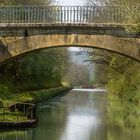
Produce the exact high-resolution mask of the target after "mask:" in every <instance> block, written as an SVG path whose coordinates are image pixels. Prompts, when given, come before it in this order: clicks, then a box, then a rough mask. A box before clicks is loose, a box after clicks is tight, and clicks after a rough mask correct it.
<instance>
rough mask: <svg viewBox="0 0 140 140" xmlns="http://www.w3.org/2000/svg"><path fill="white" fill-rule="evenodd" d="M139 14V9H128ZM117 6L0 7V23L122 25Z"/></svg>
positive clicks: (122, 13)
mask: <svg viewBox="0 0 140 140" xmlns="http://www.w3.org/2000/svg"><path fill="white" fill-rule="evenodd" d="M130 9H133V10H134V11H135V12H136V13H140V7H130ZM126 18H127V12H126V10H125V9H124V8H123V7H119V6H42V5H40V6H35V5H34V6H32V5H28V6H1V7H0V23H83V24H84V23H123V21H124V19H126Z"/></svg>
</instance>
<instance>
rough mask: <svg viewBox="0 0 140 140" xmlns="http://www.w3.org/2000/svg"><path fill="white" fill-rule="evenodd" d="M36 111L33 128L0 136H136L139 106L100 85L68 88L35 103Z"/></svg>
mask: <svg viewBox="0 0 140 140" xmlns="http://www.w3.org/2000/svg"><path fill="white" fill-rule="evenodd" d="M108 98H110V100H111V101H110V100H108ZM37 114H38V117H39V120H40V122H39V126H38V127H37V128H34V129H29V130H24V131H9V132H0V140H140V125H139V124H140V117H139V116H140V107H138V106H137V105H135V104H131V103H128V102H125V101H119V100H117V99H116V98H114V97H113V98H112V97H108V95H107V93H105V91H104V90H101V89H94V90H86V89H84V90H80V89H75V90H72V91H70V92H69V93H68V94H66V95H64V96H61V97H56V98H53V99H50V100H49V101H47V102H44V103H41V104H39V105H38V111H37Z"/></svg>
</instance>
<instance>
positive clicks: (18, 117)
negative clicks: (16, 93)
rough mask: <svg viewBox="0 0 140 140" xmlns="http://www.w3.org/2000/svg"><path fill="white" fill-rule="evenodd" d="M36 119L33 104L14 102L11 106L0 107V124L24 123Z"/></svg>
mask: <svg viewBox="0 0 140 140" xmlns="http://www.w3.org/2000/svg"><path fill="white" fill-rule="evenodd" d="M35 119H36V107H35V105H34V104H29V103H20V102H16V103H14V104H13V105H9V104H6V105H3V104H2V103H1V105H0V122H13V123H15V122H26V121H32V120H35Z"/></svg>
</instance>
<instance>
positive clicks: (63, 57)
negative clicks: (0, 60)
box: [0, 48, 69, 92]
mask: <svg viewBox="0 0 140 140" xmlns="http://www.w3.org/2000/svg"><path fill="white" fill-rule="evenodd" d="M68 61H69V55H68V52H67V49H63V48H62V49H47V50H41V51H38V52H33V53H30V54H28V55H26V56H24V57H19V58H16V59H15V60H13V61H12V62H9V63H8V64H6V65H3V66H1V68H0V83H1V84H3V85H6V86H7V87H9V88H10V89H12V90H13V92H24V91H31V90H40V89H48V88H53V87H60V86H62V84H61V79H62V77H63V74H64V73H65V67H68V65H67V64H68Z"/></svg>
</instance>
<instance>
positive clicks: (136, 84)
mask: <svg viewBox="0 0 140 140" xmlns="http://www.w3.org/2000/svg"><path fill="white" fill-rule="evenodd" d="M112 67H113V68H114V67H115V70H114V69H112ZM139 69H140V64H139V63H137V62H134V61H133V60H130V59H127V58H125V57H122V56H114V57H113V58H112V61H111V62H110V70H109V79H110V80H109V81H108V85H107V88H108V91H109V93H113V94H117V95H118V96H119V97H120V98H122V99H126V100H129V101H135V102H137V103H139V102H140V71H139ZM117 70H118V71H117Z"/></svg>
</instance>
